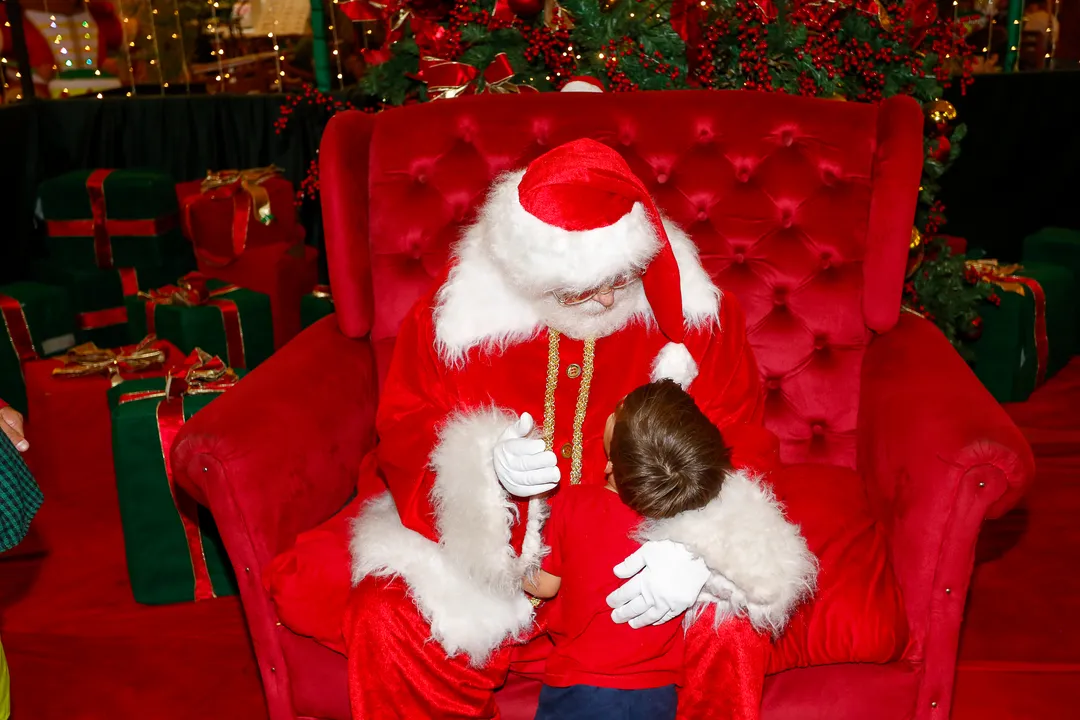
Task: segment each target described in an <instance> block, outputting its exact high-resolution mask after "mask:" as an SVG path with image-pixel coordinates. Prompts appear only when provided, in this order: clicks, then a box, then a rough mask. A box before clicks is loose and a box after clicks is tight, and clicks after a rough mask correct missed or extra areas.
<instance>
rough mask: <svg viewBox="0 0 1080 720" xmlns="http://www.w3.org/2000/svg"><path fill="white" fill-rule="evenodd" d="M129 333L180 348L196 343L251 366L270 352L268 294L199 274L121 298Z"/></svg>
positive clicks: (235, 363) (234, 362)
mask: <svg viewBox="0 0 1080 720" xmlns="http://www.w3.org/2000/svg"><path fill="white" fill-rule="evenodd" d="M125 300H126V305H127V323H128V328H129V332H130V333H131V334H132V335H136V336H143V335H147V334H151V333H153V334H156V335H157V336H158V337H160V338H162V339H164V340H169V341H170V342H173V343H175V344H176V345H177V346H178V347H179V348H180V349H181V350H182V351H184V352H191V351H192V350H194V349H195V348H197V347H199V348H202V349H204V350H206V351H207V352H209V353H213V354H214V355H217V356H219V357H221V358H224V359H226V362H228V363H229V365H230V366H231V367H234V368H237V369H247V370H251V369H253V368H255V367H256V366H258V364H259V363H261V362H262V361H263V360H266V358H268V357H270V355H271V354H272V353H273V352H274V325H273V320H272V315H271V311H270V298H269V297H267V296H266V295H264V294H263V293H259V292H255V291H253V290H247V289H244V288H240V287H237V286H235V285H231V284H229V283H225V282H221V281H220V280H213V279H208V278H206V277H205V276H201V275H198V274H192V275H188V276H186V277H184V278H181V280H180V284H179V285H169V286H165V287H161V288H157V289H155V290H152V291H150V292H141V293H138V294H137V295H134V296H129V297H127V298H126V299H125Z"/></svg>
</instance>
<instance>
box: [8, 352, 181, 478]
mask: <svg viewBox="0 0 1080 720" xmlns="http://www.w3.org/2000/svg"><path fill="white" fill-rule="evenodd" d="M95 350H96V348H93V349H91V348H89V347H87V346H86V345H82V346H79V347H76V348H72V349H71V350H69V351H68V352H67V353H66V354H65V355H64V356H63V357H61V358H56V359H51V360H37V361H35V362H30V363H27V364H26V366H25V371H26V389H27V404H28V406H29V411H30V413H29V414H30V417H31V418H32V419H33V433H34V439H33V446H34V448H33V449H34V451H35V469H36V470H37V471H38V474H39V475H40V476H41V477H42V478H43V480H44V481H46V482H48V478H50V477H59V476H61V474H63V473H81V472H86V469H87V468H95V469H101V470H102V471H105V472H107V471H108V469H109V468H111V467H112V441H111V438H110V435H109V401H108V391H109V388H111V387H113V385H114V384H115V383H117V381H124V382H128V381H135V380H142V379H146V378H154V377H162V376H164V375H165V373H166V372H167V371H168V369H169V368H171V367H172V366H174V365H176V364H178V363H180V362H181V361H183V359H184V354H183V353H181V352H180V350H179V349H177V347H176V346H175V345H173V344H172V343H169V342H165V341H157V340H154V339H153V338H150V339H148V340H146V341H144V343H140V345H138V346H136V345H129V346H126V347H121V348H116V349H114V350H107V351H100V350H96V352H95ZM136 350H138V352H136ZM155 351H157V354H155ZM110 355H111V359H110V357H109V356H110ZM136 358H137V359H136ZM65 367H67V368H70V370H69V371H68V372H67V373H66V374H57V372H58V371H61V370H62V369H63V368H65ZM121 384H122V383H121Z"/></svg>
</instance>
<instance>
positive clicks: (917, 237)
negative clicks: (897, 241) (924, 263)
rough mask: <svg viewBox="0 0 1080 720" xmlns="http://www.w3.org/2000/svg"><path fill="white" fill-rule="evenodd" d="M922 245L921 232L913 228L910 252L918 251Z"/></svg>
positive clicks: (909, 246)
mask: <svg viewBox="0 0 1080 720" xmlns="http://www.w3.org/2000/svg"><path fill="white" fill-rule="evenodd" d="M920 245H922V233H921V232H919V228H917V227H913V228H911V244H910V245H908V250H916V249H918V247H919V246H920Z"/></svg>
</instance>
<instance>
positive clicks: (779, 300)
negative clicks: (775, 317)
mask: <svg viewBox="0 0 1080 720" xmlns="http://www.w3.org/2000/svg"><path fill="white" fill-rule="evenodd" d="M786 304H787V288H782V287H778V288H776V289H775V290H773V305H776V306H777V307H780V306H783V305H786Z"/></svg>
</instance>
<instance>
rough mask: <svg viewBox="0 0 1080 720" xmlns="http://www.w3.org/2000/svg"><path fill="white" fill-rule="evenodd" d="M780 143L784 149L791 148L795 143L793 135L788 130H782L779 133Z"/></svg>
mask: <svg viewBox="0 0 1080 720" xmlns="http://www.w3.org/2000/svg"><path fill="white" fill-rule="evenodd" d="M780 142H781V143H782V144H783V145H784V147H791V144H792V143H793V142H795V133H793V132H791V131H790V130H784V131H783V132H781V133H780Z"/></svg>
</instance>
